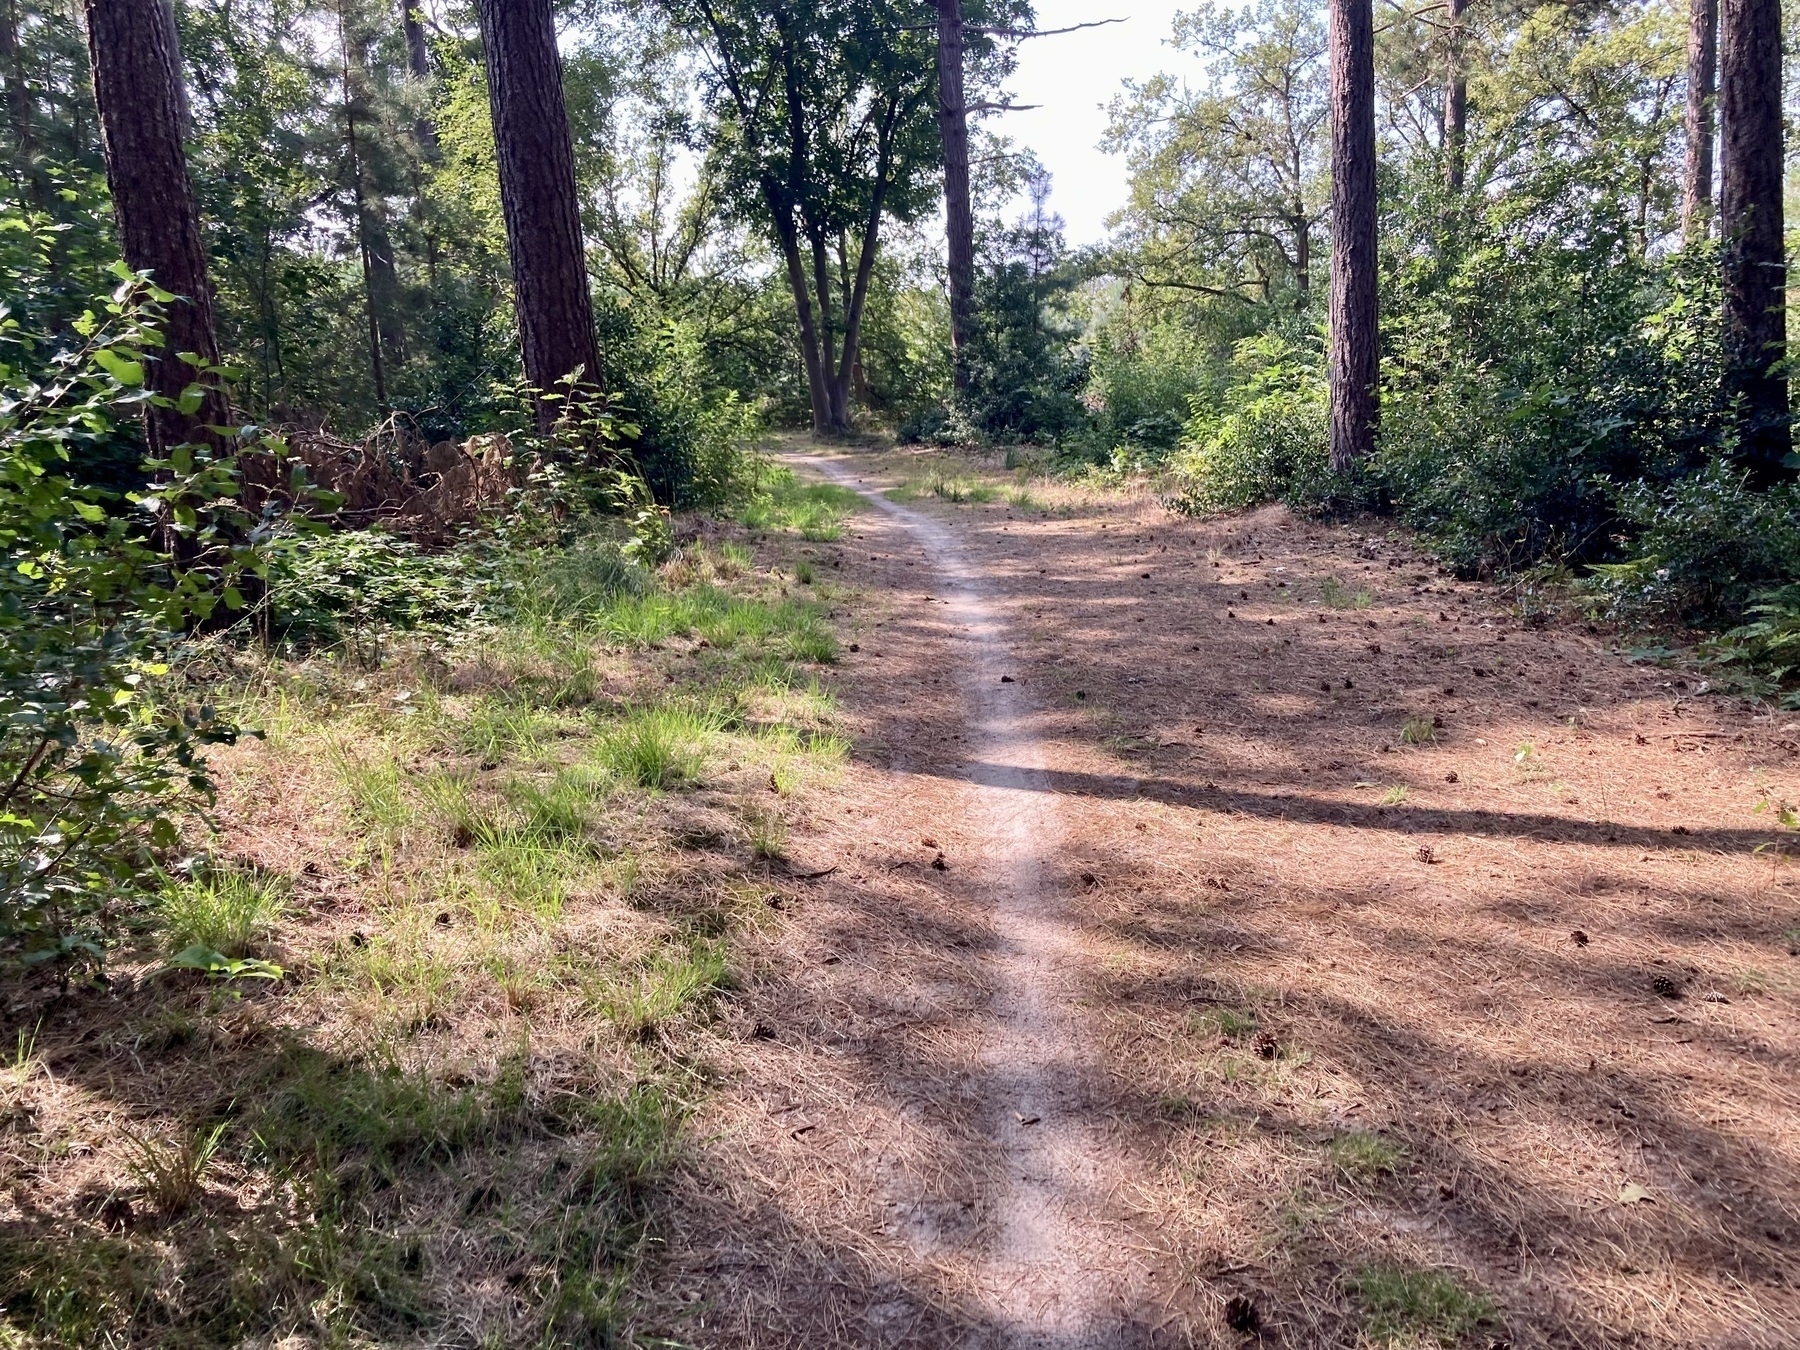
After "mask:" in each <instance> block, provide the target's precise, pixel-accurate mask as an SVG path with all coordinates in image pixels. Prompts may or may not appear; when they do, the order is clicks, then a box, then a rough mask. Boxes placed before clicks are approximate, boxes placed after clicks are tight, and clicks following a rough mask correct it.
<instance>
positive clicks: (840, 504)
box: [737, 467, 860, 543]
mask: <svg viewBox="0 0 1800 1350" xmlns="http://www.w3.org/2000/svg"><path fill="white" fill-rule="evenodd" d="M859 505H860V498H858V497H857V495H856V493H854V492H852V491H851V490H850V489H849V488H846V487H839V486H837V485H836V484H835V483H804V482H802V481H801V480H800V479H799V478H797V477H796V476H795V475H794V472H793V470H791V469H786V468H780V467H776V468H772V469H769V470H768V471H766V472H765V473H764V475H763V476H762V478H761V481H760V482H759V484H758V490H757V491H756V493H755V494H754V495H753V496H752V497H751V498H750V500H749V502H747V503H746V504H745V505H744V506H743V508H742V509H741V510H740V511H739V512H738V516H737V519H738V523H739V524H741V525H743V526H744V527H745V528H746V529H751V530H792V531H793V532H795V533H796V534H798V535H799V536H800V537H801V538H802V539H806V540H810V541H811V542H813V543H831V542H833V541H835V540H838V539H841V538H843V535H844V520H845V518H846V517H847V516H849V515H850V513H851V512H853V511H855V510H856V509H857V507H858V506H859Z"/></svg>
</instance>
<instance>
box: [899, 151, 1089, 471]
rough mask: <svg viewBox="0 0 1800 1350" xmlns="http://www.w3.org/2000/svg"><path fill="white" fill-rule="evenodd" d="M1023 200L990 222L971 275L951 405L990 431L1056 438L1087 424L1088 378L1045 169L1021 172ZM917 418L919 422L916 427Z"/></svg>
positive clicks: (999, 435) (1016, 437)
mask: <svg viewBox="0 0 1800 1350" xmlns="http://www.w3.org/2000/svg"><path fill="white" fill-rule="evenodd" d="M1028 187H1029V189H1030V194H1031V207H1030V209H1029V211H1028V212H1027V213H1026V215H1025V216H1023V217H1022V218H1021V219H1020V220H1019V221H1018V223H1017V224H1015V225H1014V226H1012V227H1011V228H1009V229H995V230H990V231H989V232H988V234H987V235H986V237H985V238H984V239H983V240H982V241H981V243H982V258H981V263H982V266H981V268H980V269H979V270H978V271H977V273H976V278H975V310H976V313H975V331H974V333H973V335H972V337H971V341H970V343H969V352H968V355H967V360H968V365H969V388H968V391H967V392H966V394H965V395H963V396H962V398H961V399H960V400H959V402H958V407H957V408H956V410H955V411H956V413H957V414H958V415H959V416H960V417H961V418H963V419H966V421H967V422H968V424H969V425H970V427H971V428H972V429H973V430H974V431H975V432H976V433H978V434H979V435H980V436H983V437H986V438H988V439H990V440H1001V441H1031V442H1044V443H1054V442H1057V441H1060V440H1061V439H1063V438H1064V437H1066V436H1068V435H1069V434H1070V433H1072V432H1074V431H1075V430H1077V429H1079V428H1081V427H1082V426H1084V425H1085V424H1086V420H1087V411H1086V409H1085V408H1084V407H1083V406H1082V404H1081V401H1080V399H1079V397H1078V395H1079V393H1080V391H1081V387H1082V385H1083V383H1084V382H1085V380H1086V367H1085V363H1084V360H1083V358H1082V357H1081V356H1080V355H1079V354H1078V353H1077V352H1076V350H1075V345H1074V344H1075V339H1076V338H1077V337H1078V336H1079V335H1080V329H1079V328H1078V327H1076V326H1075V325H1074V324H1073V323H1071V321H1070V318H1069V315H1068V313H1067V305H1068V297H1069V294H1070V292H1071V291H1072V290H1073V288H1074V286H1075V283H1076V281H1077V279H1078V275H1077V273H1076V272H1075V270H1074V268H1073V267H1072V266H1070V264H1069V261H1068V258H1067V256H1066V250H1065V247H1064V244H1063V238H1062V224H1063V223H1062V219H1061V217H1059V216H1056V215H1055V214H1053V213H1052V212H1051V211H1050V210H1049V206H1048V202H1049V195H1050V179H1049V175H1048V174H1046V173H1043V172H1042V171H1039V172H1038V173H1037V174H1035V175H1033V176H1032V178H1031V179H1030V180H1029V183H1028ZM923 430H924V427H923V424H919V426H918V431H919V433H921V438H922V433H923Z"/></svg>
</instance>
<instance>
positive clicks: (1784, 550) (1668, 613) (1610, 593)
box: [1589, 460, 1800, 623]
mask: <svg viewBox="0 0 1800 1350" xmlns="http://www.w3.org/2000/svg"><path fill="white" fill-rule="evenodd" d="M1616 499H1617V509H1618V515H1619V518H1620V520H1621V521H1622V523H1623V526H1624V530H1625V531H1626V537H1628V538H1629V539H1630V547H1631V548H1632V550H1633V551H1634V553H1635V556H1634V557H1632V558H1630V559H1628V560H1627V561H1625V562H1622V563H1615V564H1611V565H1606V564H1600V565H1596V566H1595V568H1594V575H1593V577H1592V578H1591V580H1590V582H1589V585H1590V587H1591V588H1592V590H1593V591H1594V592H1595V593H1596V594H1598V595H1600V596H1602V597H1604V598H1605V600H1606V603H1607V607H1608V608H1609V610H1610V611H1611V612H1612V613H1613V615H1614V616H1616V617H1623V618H1640V617H1657V618H1671V619H1681V620H1685V621H1688V622H1694V623H1711V622H1716V621H1718V620H1720V619H1724V618H1730V617H1732V616H1735V615H1739V614H1742V613H1743V612H1744V607H1745V606H1746V605H1747V604H1748V603H1749V602H1750V601H1751V599H1753V598H1755V597H1757V596H1758V595H1760V594H1762V593H1764V592H1767V591H1768V590H1769V589H1770V588H1771V587H1774V586H1777V585H1779V584H1780V583H1782V582H1785V581H1789V580H1791V579H1792V578H1794V577H1800V486H1796V485H1795V484H1792V483H1788V484H1783V485H1781V486H1779V487H1776V488H1772V489H1770V490H1769V491H1767V492H1758V491H1756V490H1755V489H1753V488H1751V487H1750V486H1749V484H1748V482H1747V480H1746V475H1745V473H1744V471H1743V470H1741V469H1739V468H1737V467H1735V466H1734V465H1732V464H1730V463H1729V462H1727V461H1722V460H1716V461H1714V462H1713V463H1711V464H1709V465H1707V467H1706V468H1705V469H1703V470H1702V471H1701V472H1699V473H1697V474H1695V475H1694V476H1693V477H1692V478H1685V479H1681V480H1679V481H1677V482H1674V483H1671V484H1668V485H1667V486H1658V485H1656V484H1653V483H1645V482H1637V483H1627V484H1624V485H1622V486H1620V487H1619V488H1618V489H1617V493H1616Z"/></svg>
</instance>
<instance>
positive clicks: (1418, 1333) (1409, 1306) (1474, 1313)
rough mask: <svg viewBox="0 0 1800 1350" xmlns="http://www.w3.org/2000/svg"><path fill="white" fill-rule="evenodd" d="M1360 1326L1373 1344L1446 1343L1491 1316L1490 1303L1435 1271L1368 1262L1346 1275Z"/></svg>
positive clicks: (1459, 1338) (1453, 1341) (1444, 1344)
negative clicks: (1361, 1316)
mask: <svg viewBox="0 0 1800 1350" xmlns="http://www.w3.org/2000/svg"><path fill="white" fill-rule="evenodd" d="M1350 1292H1351V1293H1352V1294H1353V1295H1354V1296H1355V1298H1356V1300H1357V1302H1358V1303H1360V1304H1361V1305H1362V1307H1363V1314H1364V1322H1363V1330H1364V1331H1365V1332H1366V1333H1367V1335H1368V1336H1369V1338H1370V1339H1371V1340H1373V1341H1374V1342H1375V1343H1376V1344H1378V1345H1388V1346H1395V1345H1408V1346H1411V1345H1418V1344H1419V1343H1421V1342H1424V1343H1426V1344H1434V1345H1442V1346H1450V1345H1455V1344H1456V1343H1457V1342H1458V1341H1460V1340H1462V1339H1463V1338H1464V1337H1466V1336H1468V1335H1470V1334H1471V1333H1473V1332H1474V1331H1475V1330H1476V1329H1477V1328H1479V1327H1480V1326H1481V1324H1482V1323H1484V1322H1487V1321H1490V1320H1491V1319H1492V1318H1493V1316H1494V1304H1493V1301H1492V1300H1491V1299H1489V1298H1487V1297H1485V1296H1483V1295H1480V1294H1472V1293H1470V1292H1469V1291H1468V1290H1466V1289H1464V1288H1463V1287H1462V1285H1461V1284H1460V1283H1459V1282H1458V1281H1457V1279H1456V1277H1455V1276H1453V1275H1451V1274H1449V1273H1447V1272H1445V1271H1440V1270H1405V1269H1403V1268H1401V1267H1399V1266H1371V1267H1369V1268H1367V1269H1365V1270H1361V1271H1359V1272H1357V1273H1356V1274H1355V1275H1353V1276H1352V1277H1351V1279H1350Z"/></svg>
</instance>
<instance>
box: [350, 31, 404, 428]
mask: <svg viewBox="0 0 1800 1350" xmlns="http://www.w3.org/2000/svg"><path fill="white" fill-rule="evenodd" d="M338 47H339V55H340V56H341V57H342V70H343V81H344V91H343V92H344V143H345V149H346V150H347V151H348V153H349V156H350V196H351V201H352V205H353V207H354V210H355V215H356V252H357V256H358V258H359V259H360V261H361V263H362V279H363V306H364V311H365V318H366V320H367V327H368V337H369V373H370V376H371V378H372V379H373V381H374V384H375V406H376V407H377V408H378V409H379V410H380V412H381V415H382V416H383V417H386V416H387V415H388V413H389V411H390V404H389V402H388V382H387V358H388V355H389V354H390V353H397V348H398V342H399V338H398V323H397V318H396V314H395V310H396V302H397V300H398V292H399V289H400V284H399V276H398V274H397V272H396V270H395V267H394V249H393V244H392V243H391V242H390V241H389V239H388V233H387V226H386V224H385V222H382V221H381V220H380V219H379V218H378V216H377V215H376V213H375V212H374V211H373V210H372V209H371V208H370V205H369V200H368V193H367V191H366V189H365V186H364V182H363V155H362V143H361V141H360V139H359V138H358V136H357V134H356V123H357V113H356V105H357V94H356V91H357V85H358V84H359V83H362V84H366V83H367V71H366V69H365V68H364V64H363V54H362V53H361V52H360V51H359V52H357V53H356V56H355V58H354V59H353V58H352V54H351V45H350V34H349V27H348V24H347V22H346V16H345V13H344V9H343V6H342V5H341V4H340V5H339V7H338ZM357 76H361V77H362V78H361V80H360V81H359V80H358V79H357V78H356V77H357Z"/></svg>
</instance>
